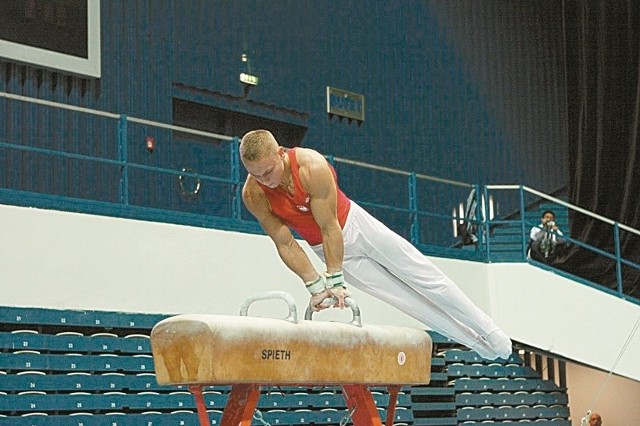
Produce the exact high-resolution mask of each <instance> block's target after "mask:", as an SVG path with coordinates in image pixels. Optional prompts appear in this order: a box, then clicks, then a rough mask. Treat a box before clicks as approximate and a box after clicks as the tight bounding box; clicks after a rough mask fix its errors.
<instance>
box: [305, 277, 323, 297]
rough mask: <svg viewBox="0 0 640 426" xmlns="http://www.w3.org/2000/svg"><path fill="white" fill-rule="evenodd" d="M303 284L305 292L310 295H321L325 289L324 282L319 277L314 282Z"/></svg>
mask: <svg viewBox="0 0 640 426" xmlns="http://www.w3.org/2000/svg"><path fill="white" fill-rule="evenodd" d="M304 284H305V286H307V291H308V292H309V293H311V294H318V293H322V292H323V291H324V289H325V284H324V280H323V279H322V277H321V276H318V279H316V280H315V281H308V282H306V283H304Z"/></svg>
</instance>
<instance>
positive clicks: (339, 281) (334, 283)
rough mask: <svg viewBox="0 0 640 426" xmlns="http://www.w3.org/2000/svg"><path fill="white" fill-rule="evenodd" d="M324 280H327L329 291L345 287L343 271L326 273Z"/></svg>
mask: <svg viewBox="0 0 640 426" xmlns="http://www.w3.org/2000/svg"><path fill="white" fill-rule="evenodd" d="M324 278H325V279H326V280H327V288H328V289H332V288H334V287H340V286H342V287H344V274H343V273H342V271H339V272H334V273H333V274H330V273H328V272H325V273H324Z"/></svg>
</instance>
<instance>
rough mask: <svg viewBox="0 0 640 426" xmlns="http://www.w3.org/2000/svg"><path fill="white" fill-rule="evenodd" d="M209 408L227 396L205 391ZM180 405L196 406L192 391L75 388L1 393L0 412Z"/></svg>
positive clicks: (136, 409) (186, 406) (103, 409)
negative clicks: (57, 391)
mask: <svg viewBox="0 0 640 426" xmlns="http://www.w3.org/2000/svg"><path fill="white" fill-rule="evenodd" d="M204 397H205V401H206V404H207V407H209V408H219V409H222V408H223V407H224V406H225V404H226V403H227V396H226V395H222V394H205V395H204ZM181 408H191V409H195V401H194V398H193V395H191V393H189V392H176V393H172V394H159V393H155V392H142V393H139V394H126V393H123V392H107V393H102V394H89V393H85V392H75V393H70V394H40V393H37V392H33V391H27V392H21V393H20V394H16V395H0V412H2V413H5V414H19V413H23V412H32V411H40V412H74V411H76V412H77V411H104V412H106V411H114V410H134V411H144V410H176V409H181Z"/></svg>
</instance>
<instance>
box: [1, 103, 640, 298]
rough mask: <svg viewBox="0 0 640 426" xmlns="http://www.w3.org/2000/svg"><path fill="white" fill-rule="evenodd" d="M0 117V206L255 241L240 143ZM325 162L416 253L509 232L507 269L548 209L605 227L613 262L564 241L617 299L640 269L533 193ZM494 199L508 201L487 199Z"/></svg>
mask: <svg viewBox="0 0 640 426" xmlns="http://www.w3.org/2000/svg"><path fill="white" fill-rule="evenodd" d="M0 111H2V113H3V119H2V120H3V121H0V188H4V189H0V201H2V202H5V203H9V204H19V205H32V206H36V207H48V208H59V209H64V210H72V211H82V212H87V213H95V214H106V215H113V216H125V217H135V218H138V219H145V220H157V221H170V222H175V223H181V224H186V225H193V226H205V227H221V228H225V229H233V230H240V231H245V232H261V230H260V229H259V227H258V225H257V223H256V221H255V219H254V218H253V217H252V216H251V215H250V214H249V213H248V211H246V209H245V208H244V206H243V205H242V202H241V190H242V184H243V182H244V179H245V177H246V172H245V171H244V169H243V167H242V165H241V162H240V159H239V154H238V149H237V145H238V143H239V139H238V137H234V136H229V135H221V134H216V133H211V132H206V131H201V130H195V129H190V128H186V127H181V126H175V125H170V124H166V123H161V122H157V121H152V120H146V119H141V118H136V117H131V116H127V115H124V114H116V113H110V112H105V111H99V110H95V109H90V108H84V107H78V106H74V105H67V104H63V103H58V102H51V101H47V100H42V99H35V98H29V97H25V96H20V95H15V94H11V93H6V92H0ZM32 123H38V125H37V126H35V125H32ZM69 133H72V134H69ZM149 134H153V135H154V137H153V139H154V141H155V143H157V147H156V150H155V154H154V153H153V152H152V151H150V150H149V149H148V147H145V146H144V143H143V141H145V140H146V139H148V137H149ZM193 138H195V139H197V141H195V142H194V141H193V140H191V139H193ZM79 140H80V141H90V142H93V141H96V143H88V144H82V143H79V142H78V141H79ZM202 140H205V141H206V143H204V144H203V143H202ZM327 159H328V161H329V162H330V163H332V164H333V165H334V167H335V168H336V170H337V172H338V176H339V178H340V182H341V187H342V188H343V189H344V190H345V192H346V193H347V194H348V195H349V196H350V198H352V199H353V200H355V201H356V202H358V203H359V204H361V205H362V206H364V207H365V208H367V209H369V210H370V211H372V213H373V214H374V215H375V216H377V217H378V218H379V219H381V220H382V221H383V222H385V223H387V224H388V225H389V226H390V227H391V228H392V229H394V230H395V231H396V232H398V233H399V234H401V235H403V236H404V237H406V238H407V239H409V240H410V241H411V242H412V243H413V244H415V245H416V246H417V247H418V248H419V249H420V250H422V251H423V252H424V253H426V254H431V255H437V256H444V257H454V258H462V259H468V260H476V261H483V262H495V261H502V259H501V258H500V256H499V255H498V254H497V253H496V250H495V244H494V238H493V234H494V233H495V229H497V228H498V227H500V226H517V227H518V228H519V230H520V232H519V234H518V235H519V236H520V241H519V245H518V246H517V247H515V249H513V250H511V252H510V256H511V257H510V261H521V262H525V261H529V260H528V259H527V253H526V247H527V243H528V241H527V240H528V230H529V229H530V228H531V227H532V226H536V225H537V223H534V222H532V221H531V220H529V219H527V217H526V215H525V212H526V211H527V209H528V208H529V206H531V205H533V204H535V203H536V202H539V201H540V200H546V201H549V202H551V203H554V204H555V205H557V206H562V207H565V208H567V209H572V210H575V211H578V212H580V213H582V214H585V215H588V216H590V217H592V218H594V219H595V220H599V221H602V222H605V223H607V224H610V225H612V226H613V232H614V242H615V251H614V253H609V252H606V251H605V250H602V249H601V248H598V247H593V246H590V245H589V244H586V243H584V242H581V241H578V240H575V239H573V238H571V237H569V236H567V237H566V238H567V239H568V240H569V241H570V242H571V243H572V244H575V245H577V246H579V247H581V248H584V249H586V250H590V251H593V252H594V253H597V254H598V255H599V256H604V257H607V258H609V259H611V260H612V261H614V262H615V263H616V280H617V284H616V289H615V291H614V293H615V294H617V295H618V296H620V297H626V298H628V296H629V295H627V294H625V288H624V285H623V284H624V281H623V279H624V274H623V268H624V267H628V268H633V269H638V270H640V265H638V264H636V263H634V262H633V261H631V260H629V259H625V258H623V257H622V256H621V250H620V235H619V234H620V230H624V231H625V232H631V233H633V234H635V235H639V236H640V231H637V230H635V229H633V228H631V227H628V226H625V225H623V224H619V223H617V222H615V221H612V220H610V219H607V218H604V217H601V216H598V215H596V214H594V213H591V212H588V211H585V210H583V209H580V208H578V207H576V206H573V205H571V204H569V203H567V202H565V201H563V200H560V199H558V198H554V197H551V196H549V195H547V194H544V193H542V192H540V191H536V190H534V189H532V188H528V187H525V186H519V185H488V186H485V187H480V186H479V185H472V184H469V183H465V182H459V181H455V180H449V179H442V178H439V177H435V176H429V175H426V174H420V173H416V172H410V171H403V170H398V169H393V168H388V167H383V166H379V165H373V164H368V163H364V162H360V161H355V160H351V159H346V158H338V157H332V156H328V157H327ZM2 161H4V165H5V166H6V167H2V163H1V162H2ZM184 163H188V164H184ZM191 163H194V164H195V165H193V164H191ZM3 170H4V171H3ZM379 188H383V189H386V190H379ZM398 189H400V190H398ZM499 191H506V192H510V194H509V195H506V196H505V195H504V194H503V193H500V195H496V194H498V192H499ZM470 193H471V195H470ZM528 197H529V198H531V199H530V200H528V199H527V198H528ZM493 201H496V203H498V202H500V203H501V205H502V209H503V210H515V211H519V212H520V216H519V217H517V218H505V216H504V215H502V216H501V215H500V214H499V212H498V214H496V217H494V214H493V209H494V205H493ZM470 204H472V206H471V207H470ZM461 210H466V212H465V213H462V212H461ZM461 226H462V227H467V228H468V229H470V230H472V233H473V237H474V239H475V241H476V242H475V243H474V244H471V245H466V246H465V245H463V244H462V243H461V240H460V237H459V236H458V235H457V230H458V227H461ZM596 284H597V283H596Z"/></svg>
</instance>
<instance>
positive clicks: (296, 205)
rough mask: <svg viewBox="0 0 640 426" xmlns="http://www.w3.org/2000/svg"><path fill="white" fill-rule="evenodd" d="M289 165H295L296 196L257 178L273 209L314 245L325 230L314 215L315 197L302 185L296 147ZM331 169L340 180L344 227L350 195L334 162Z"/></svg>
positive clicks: (293, 171)
mask: <svg viewBox="0 0 640 426" xmlns="http://www.w3.org/2000/svg"><path fill="white" fill-rule="evenodd" d="M287 155H288V156H289V165H290V166H291V177H292V179H293V187H294V191H293V195H290V194H288V193H287V192H285V191H282V190H280V189H278V188H269V187H268V186H264V185H262V184H261V183H260V182H258V181H256V182H257V183H258V185H260V187H261V188H262V190H263V191H264V193H265V194H266V196H267V199H268V200H269V203H270V204H271V211H272V212H273V214H275V215H276V216H278V217H279V218H280V219H282V220H283V221H284V223H286V224H287V226H289V227H290V228H292V229H294V230H295V231H296V232H297V233H298V234H299V235H300V236H301V237H302V238H304V240H305V241H307V242H308V243H309V244H310V245H312V246H313V245H316V244H320V243H322V233H321V232H320V228H319V227H318V224H317V223H316V221H315V219H314V218H313V215H312V214H311V197H310V196H309V194H308V193H307V191H305V189H304V188H303V187H302V183H301V182H300V174H299V166H298V160H297V159H296V150H295V148H294V149H289V150H288V151H287ZM329 168H331V172H332V173H333V178H334V180H335V182H336V190H337V191H338V212H337V213H338V222H339V223H340V227H341V228H344V224H345V222H346V221H347V214H348V213H349V206H350V204H351V203H350V201H349V199H348V198H347V196H346V195H345V194H344V193H343V192H342V191H341V190H340V188H339V187H338V177H337V175H336V171H335V169H334V168H333V167H331V165H329Z"/></svg>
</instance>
